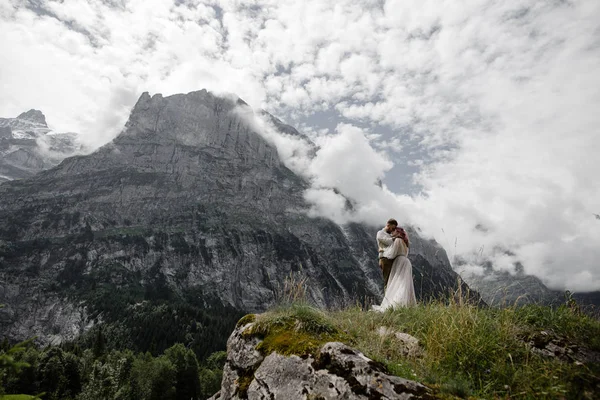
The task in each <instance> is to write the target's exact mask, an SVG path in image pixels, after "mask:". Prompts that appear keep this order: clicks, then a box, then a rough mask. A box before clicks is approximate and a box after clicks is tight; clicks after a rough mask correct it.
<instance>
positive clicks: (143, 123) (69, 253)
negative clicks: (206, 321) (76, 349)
mask: <svg viewBox="0 0 600 400" xmlns="http://www.w3.org/2000/svg"><path fill="white" fill-rule="evenodd" d="M247 107H248V106H247V105H245V103H244V102H243V101H241V100H239V99H235V98H222V97H218V96H215V95H213V94H212V93H210V92H207V91H205V90H203V91H198V92H192V93H189V94H186V95H183V94H181V95H174V96H169V97H163V96H161V95H154V96H150V95H149V94H148V93H144V94H143V95H142V96H141V97H140V99H139V100H138V102H137V103H136V105H135V107H134V108H133V110H132V113H131V116H130V118H129V121H128V122H127V124H126V126H125V129H124V131H123V132H122V133H121V134H120V135H119V136H118V137H117V138H115V139H114V140H113V141H112V142H111V143H109V144H107V145H106V146H104V147H102V148H100V149H98V150H97V151H96V152H94V153H92V154H89V155H85V156H75V157H70V158H67V159H65V160H64V161H63V162H61V163H60V164H59V165H58V166H56V167H54V168H52V169H50V170H47V171H43V172H41V173H39V174H37V175H35V176H34V177H32V178H30V179H23V180H20V181H13V182H8V183H4V184H2V185H0V282H4V283H5V284H7V285H13V286H17V287H21V286H23V287H26V288H27V290H30V291H37V292H39V293H45V294H46V297H47V299H48V300H47V303H45V304H42V303H43V301H44V300H43V299H41V300H40V301H41V302H42V303H36V307H42V308H44V307H45V308H46V309H49V308H51V307H54V306H53V304H54V302H55V300H54V299H56V298H59V299H61V301H63V302H64V304H65V305H69V307H71V306H72V307H73V309H74V310H79V309H83V307H84V306H87V307H88V308H87V309H88V311H89V313H88V315H97V314H98V313H100V314H102V313H104V312H105V308H106V306H105V303H106V299H105V298H101V297H100V296H98V295H95V293H96V292H97V291H98V290H100V289H102V290H106V293H107V294H106V296H108V295H109V294H110V293H119V296H121V297H119V298H120V299H124V300H123V301H126V302H127V303H126V304H125V305H124V306H132V305H133V304H135V303H136V302H141V301H152V300H156V299H160V301H165V302H167V303H169V302H185V303H186V304H189V302H190V301H193V302H194V304H198V307H199V305H202V307H206V308H208V305H205V304H214V303H215V302H217V303H220V304H222V305H223V306H227V307H231V308H234V309H237V310H244V311H251V312H254V311H263V310H265V309H266V308H268V307H269V306H270V305H272V304H273V303H274V302H275V301H276V300H277V298H278V296H280V295H281V293H282V290H283V288H284V287H285V286H286V281H287V282H288V283H289V281H290V279H291V280H294V279H301V280H303V281H304V282H305V283H306V287H307V294H306V296H307V298H308V300H309V301H310V302H312V303H313V304H316V305H318V306H321V307H344V306H346V305H349V304H355V303H356V302H357V301H362V302H364V303H369V302H377V301H379V300H380V298H381V295H382V287H383V284H382V278H381V272H380V271H379V268H378V266H377V260H376V251H375V250H376V249H375V240H374V237H375V231H376V228H370V227H364V226H362V225H358V224H352V225H348V226H344V227H340V226H338V225H336V224H335V223H333V222H332V221H330V220H327V219H324V218H311V217H308V216H307V214H306V213H305V211H306V210H307V208H308V205H307V204H306V203H305V200H304V197H303V194H304V190H305V189H306V188H307V186H308V184H307V182H305V181H304V180H303V179H302V178H301V177H299V176H297V175H296V174H294V173H293V172H292V171H290V170H289V169H288V168H286V167H285V165H283V163H282V162H281V161H280V159H279V156H278V153H277V149H276V148H275V147H273V146H272V145H271V144H270V143H269V142H268V141H267V140H265V139H264V138H263V137H262V136H261V134H260V132H257V131H256V130H255V128H253V125H252V124H251V123H249V121H248V120H247V119H246V117H245V116H244V115H246V114H248V109H247ZM240 109H243V111H244V112H243V113H240V112H239V110H240ZM1 122H2V121H0V125H1ZM278 124H279V125H277V124H276V126H277V129H283V130H284V131H285V132H286V134H292V133H293V132H296V133H293V134H299V133H297V131H295V130H293V128H291V127H283V126H282V123H281V122H279V123H278ZM411 239H412V243H413V247H412V249H411V255H410V257H411V260H412V261H413V267H414V269H413V271H414V275H415V282H416V283H415V288H416V290H417V296H418V298H425V299H428V298H430V297H438V296H447V294H448V292H449V291H450V290H452V288H454V287H455V286H456V285H457V279H458V275H457V274H456V273H454V271H453V270H452V268H451V266H450V263H449V262H448V258H447V257H446V253H445V252H444V251H443V249H442V248H441V247H440V246H439V245H437V244H436V243H435V242H432V241H427V240H424V239H422V238H420V237H419V235H418V232H412V233H411ZM207 299H210V301H208V300H207ZM0 303H6V306H7V311H6V312H12V313H13V315H20V316H21V317H20V318H23V319H28V318H29V319H31V318H30V317H29V316H28V315H29V314H30V313H31V311H30V310H31V309H32V307H33V305H32V304H31V303H30V301H29V300H27V299H24V300H22V301H19V302H16V301H14V300H13V299H12V298H7V297H0ZM117 308H119V309H122V308H123V305H121V303H119V307H117ZM78 312H79V311H77V313H78ZM73 318H76V315H74V316H73ZM32 320H33V319H32ZM11 321H12V320H11ZM35 321H36V322H34V324H37V325H36V330H35V332H39V338H40V340H42V341H44V340H47V338H49V337H50V336H51V334H52V335H56V334H58V335H60V334H62V333H63V332H64V333H65V336H66V335H67V333H68V332H71V325H70V323H65V324H64V325H62V326H49V325H46V323H45V322H43V321H39V320H37V319H35ZM38 325H39V326H38ZM0 329H1V330H2V331H3V332H5V334H6V335H8V336H15V337H16V336H19V335H21V334H22V332H23V331H22V329H21V328H17V327H16V325H15V322H14V321H12V322H10V323H6V324H2V326H0ZM32 330H33V327H32ZM43 332H46V333H45V334H44V333H43ZM52 332H54V333H52Z"/></svg>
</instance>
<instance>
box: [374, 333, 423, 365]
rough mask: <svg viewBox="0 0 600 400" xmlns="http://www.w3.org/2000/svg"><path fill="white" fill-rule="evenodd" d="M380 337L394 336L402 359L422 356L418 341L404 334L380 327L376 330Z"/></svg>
mask: <svg viewBox="0 0 600 400" xmlns="http://www.w3.org/2000/svg"><path fill="white" fill-rule="evenodd" d="M377 333H379V335H380V336H382V337H385V336H394V338H395V339H397V340H398V342H399V346H401V353H402V355H403V356H404V357H413V358H414V357H420V356H422V355H423V349H422V348H421V345H420V344H419V339H417V338H416V337H414V336H411V335H409V334H408V333H404V332H397V331H395V330H393V329H391V328H388V327H385V326H380V327H379V329H378V330H377Z"/></svg>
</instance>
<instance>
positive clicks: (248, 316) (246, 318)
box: [235, 314, 256, 328]
mask: <svg viewBox="0 0 600 400" xmlns="http://www.w3.org/2000/svg"><path fill="white" fill-rule="evenodd" d="M254 321H256V314H246V315H244V316H243V317H242V318H240V320H239V321H238V322H237V324H236V325H235V327H236V328H239V327H241V326H244V325H246V324H250V323H252V322H254Z"/></svg>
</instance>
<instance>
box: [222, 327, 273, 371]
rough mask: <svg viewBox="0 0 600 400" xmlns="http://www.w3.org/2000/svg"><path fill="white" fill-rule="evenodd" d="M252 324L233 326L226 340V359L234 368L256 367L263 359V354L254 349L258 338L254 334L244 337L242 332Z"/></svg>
mask: <svg viewBox="0 0 600 400" xmlns="http://www.w3.org/2000/svg"><path fill="white" fill-rule="evenodd" d="M250 326H252V323H248V324H244V325H243V326H238V327H236V328H235V330H234V331H233V333H232V334H231V336H229V339H228V340H227V360H228V361H230V363H231V364H232V365H234V366H235V367H236V369H256V366H258V365H259V364H260V363H261V362H262V361H263V359H264V357H263V355H262V354H260V352H259V351H258V350H256V346H257V345H258V344H259V343H260V339H259V338H258V337H256V336H252V337H250V338H244V337H243V336H242V332H244V331H245V330H246V329H247V328H249V327H250Z"/></svg>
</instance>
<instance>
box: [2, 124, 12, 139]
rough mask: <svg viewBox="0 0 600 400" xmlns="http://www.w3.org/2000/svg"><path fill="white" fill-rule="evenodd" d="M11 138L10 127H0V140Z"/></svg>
mask: <svg viewBox="0 0 600 400" xmlns="http://www.w3.org/2000/svg"><path fill="white" fill-rule="evenodd" d="M10 138H12V129H11V128H10V126H0V139H10Z"/></svg>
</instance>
